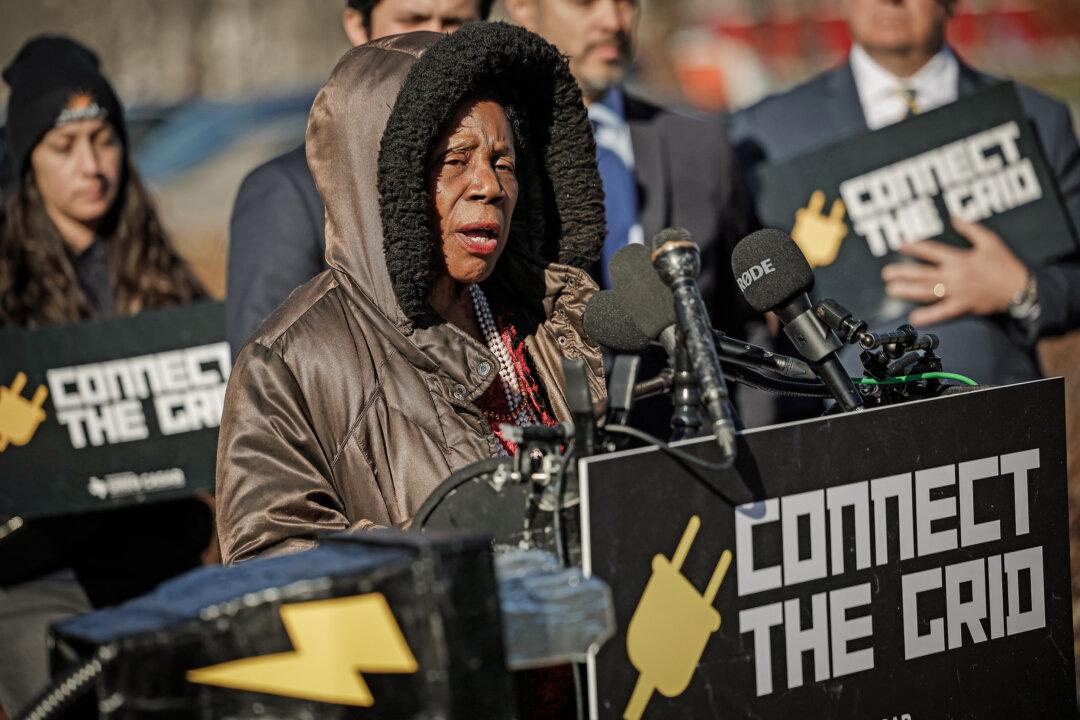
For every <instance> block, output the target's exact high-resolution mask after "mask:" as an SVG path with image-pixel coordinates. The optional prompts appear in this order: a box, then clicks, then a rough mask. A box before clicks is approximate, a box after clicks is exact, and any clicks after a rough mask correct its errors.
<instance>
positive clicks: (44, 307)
mask: <svg viewBox="0 0 1080 720" xmlns="http://www.w3.org/2000/svg"><path fill="white" fill-rule="evenodd" d="M124 162H125V168H124V177H123V178H122V180H121V191H120V195H119V197H118V198H117V200H116V203H115V204H114V205H113V207H112V209H111V210H110V211H109V213H108V215H107V216H106V217H105V219H104V220H103V222H102V226H101V228H100V230H99V233H98V235H99V239H98V240H97V241H96V242H102V241H104V242H106V243H107V244H108V258H109V260H108V265H109V277H110V279H111V284H112V288H113V302H114V307H115V310H116V313H117V314H118V315H134V314H135V313H138V312H141V311H143V310H149V309H152V308H159V307H167V306H169V305H178V304H181V303H185V302H190V301H192V300H198V299H201V298H203V297H205V296H206V291H205V290H204V289H203V287H202V285H201V284H200V283H199V281H198V280H196V279H195V276H194V275H193V274H192V272H191V270H190V269H189V268H188V266H187V264H186V263H185V262H184V261H183V260H182V259H181V258H180V257H179V256H178V255H177V254H176V251H175V250H174V249H173V247H172V244H171V243H170V242H169V239H168V237H167V236H166V235H165V231H164V230H163V229H162V227H161V223H160V222H159V220H158V216H157V211H156V210H155V208H154V204H153V201H152V200H151V198H150V194H149V193H148V192H147V190H146V187H145V186H144V185H143V184H142V181H141V180H140V179H139V175H138V173H137V172H136V170H135V168H134V166H133V165H132V163H131V161H130V159H127V157H126V153H125V161H124ZM94 315H95V311H94V308H93V306H92V305H91V304H90V301H89V299H88V298H87V296H86V293H85V292H84V291H83V287H82V284H81V282H80V281H79V277H78V274H77V273H76V271H75V266H74V264H73V263H72V259H71V255H70V253H69V251H68V250H67V247H66V245H65V244H64V241H63V239H62V238H61V237H60V233H59V232H58V231H57V229H56V226H55V225H53V222H52V220H50V219H49V216H48V214H47V213H46V212H45V205H44V202H43V201H42V197H41V191H40V190H38V187H37V182H36V181H35V179H34V172H33V170H32V169H28V170H27V171H26V173H25V174H24V175H23V178H22V182H21V183H20V185H19V187H18V189H17V190H16V191H15V192H14V193H13V194H12V195H11V197H10V198H9V199H8V202H7V205H6V212H5V219H4V226H3V229H2V230H0V327H7V328H14V327H40V326H42V325H50V324H53V323H67V322H77V321H79V320H86V319H90V318H93V317H94Z"/></svg>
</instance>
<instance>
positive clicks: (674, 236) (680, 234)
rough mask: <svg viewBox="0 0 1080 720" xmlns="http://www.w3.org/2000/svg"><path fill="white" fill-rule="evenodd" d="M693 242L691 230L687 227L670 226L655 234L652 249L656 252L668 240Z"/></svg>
mask: <svg viewBox="0 0 1080 720" xmlns="http://www.w3.org/2000/svg"><path fill="white" fill-rule="evenodd" d="M672 241H675V242H693V239H692V238H691V237H690V231H689V230H686V229H685V228H677V227H669V228H664V229H663V230H661V231H660V232H658V233H656V234H655V235H653V239H652V245H651V248H650V249H651V250H652V252H656V251H657V250H658V249H659V248H660V247H661V246H662V245H663V244H664V243H666V242H672Z"/></svg>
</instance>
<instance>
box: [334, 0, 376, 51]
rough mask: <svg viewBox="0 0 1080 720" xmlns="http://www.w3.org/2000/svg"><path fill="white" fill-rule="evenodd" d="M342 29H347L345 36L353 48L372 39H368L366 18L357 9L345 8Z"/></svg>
mask: <svg viewBox="0 0 1080 720" xmlns="http://www.w3.org/2000/svg"><path fill="white" fill-rule="evenodd" d="M341 27H342V28H344V29H345V36H346V37H348V38H349V43H350V44H351V45H352V46H353V47H356V46H357V45H363V44H364V43H366V42H367V41H368V40H370V39H371V38H369V37H368V31H367V27H365V26H364V16H363V15H361V14H360V11H359V10H357V9H356V8H345V12H344V13H343V14H342V16H341Z"/></svg>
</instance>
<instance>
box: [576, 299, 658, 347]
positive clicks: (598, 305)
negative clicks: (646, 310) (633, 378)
mask: <svg viewBox="0 0 1080 720" xmlns="http://www.w3.org/2000/svg"><path fill="white" fill-rule="evenodd" d="M581 324H582V325H583V326H584V329H585V336H586V337H588V338H589V340H591V341H593V342H594V343H597V344H599V345H605V346H607V347H609V348H611V349H612V350H614V351H615V352H631V353H636V352H641V351H642V350H644V349H645V348H646V347H647V346H648V344H649V338H648V337H646V336H645V335H644V334H643V333H642V332H641V329H640V328H638V326H637V325H636V324H635V323H634V321H633V320H631V319H630V316H629V315H627V314H626V311H625V310H623V308H622V306H620V305H619V301H618V300H616V299H615V294H614V293H613V292H612V291H611V290H601V291H600V292H598V293H596V294H595V295H593V296H592V299H591V300H589V303H588V305H586V306H585V315H584V316H583V317H582V319H581Z"/></svg>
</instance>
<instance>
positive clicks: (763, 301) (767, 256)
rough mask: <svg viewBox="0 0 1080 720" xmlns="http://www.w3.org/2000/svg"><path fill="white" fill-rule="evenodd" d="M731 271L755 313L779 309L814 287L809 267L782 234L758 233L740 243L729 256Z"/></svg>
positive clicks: (791, 241) (793, 244) (801, 255)
mask: <svg viewBox="0 0 1080 720" xmlns="http://www.w3.org/2000/svg"><path fill="white" fill-rule="evenodd" d="M731 271H732V272H733V273H734V274H735V282H736V283H737V284H738V286H739V289H740V290H742V293H743V295H744V296H745V297H746V302H748V303H750V307H752V308H754V309H755V310H757V311H758V312H767V311H769V310H776V309H777V308H781V307H783V306H785V305H787V304H788V303H789V302H791V300H793V299H794V298H796V297H798V296H799V295H801V294H802V293H805V292H809V291H810V290H811V289H812V288H813V287H814V272H813V270H811V269H810V264H809V263H808V262H806V258H805V257H804V256H803V254H802V251H801V250H799V246H798V245H796V244H795V241H794V240H792V239H791V236H790V235H788V234H787V233H786V232H783V231H781V230H772V229H765V230H758V231H757V232H754V233H751V234H749V235H747V236H746V237H744V238H743V239H742V240H740V241H739V244H738V245H736V246H735V249H734V250H733V251H732V253H731Z"/></svg>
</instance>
